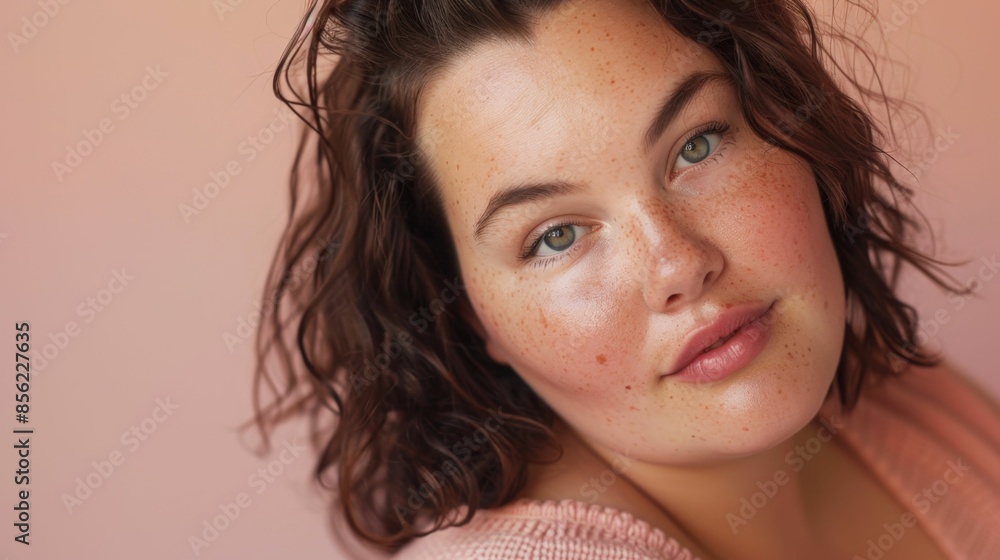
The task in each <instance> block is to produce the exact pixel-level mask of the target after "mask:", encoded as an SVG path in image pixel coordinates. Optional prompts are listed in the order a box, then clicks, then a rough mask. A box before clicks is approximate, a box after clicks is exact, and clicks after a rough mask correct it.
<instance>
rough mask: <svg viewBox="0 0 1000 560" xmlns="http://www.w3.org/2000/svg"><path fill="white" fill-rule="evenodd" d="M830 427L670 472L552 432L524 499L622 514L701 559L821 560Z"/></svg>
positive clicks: (816, 424)
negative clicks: (548, 461)
mask: <svg viewBox="0 0 1000 560" xmlns="http://www.w3.org/2000/svg"><path fill="white" fill-rule="evenodd" d="M837 429H838V428H837V425H836V423H833V422H828V421H826V420H822V421H821V420H820V419H818V418H817V419H814V420H813V421H811V422H809V423H808V424H806V426H804V427H803V428H802V429H801V430H799V431H798V432H797V433H796V434H795V435H794V436H793V437H791V438H789V439H788V440H786V441H784V442H782V443H780V444H778V445H776V446H774V447H773V448H771V449H768V450H766V451H764V452H761V453H758V454H755V455H751V456H746V457H741V458H737V459H732V460H728V461H724V462H717V463H712V464H702V465H697V466H673V465H659V464H651V463H643V462H641V461H638V460H636V459H633V458H630V457H627V456H623V455H621V454H619V453H615V452H612V451H609V450H605V449H601V448H599V447H596V446H591V445H589V444H587V443H586V442H585V441H583V440H582V439H581V438H580V437H579V436H578V435H577V434H576V433H575V432H573V430H571V429H569V428H568V427H567V426H565V425H564V424H558V425H557V426H556V433H557V435H558V436H559V438H560V440H561V442H562V443H563V448H564V454H563V457H562V458H561V459H560V460H559V461H558V462H557V463H556V464H553V465H545V466H542V467H540V468H535V469H534V470H533V472H532V475H531V481H532V482H531V483H529V486H528V488H527V489H526V491H525V492H524V495H525V496H526V497H532V498H537V499H559V498H567V497H569V498H575V499H578V500H581V501H590V502H593V503H599V504H602V505H606V506H610V507H615V508H617V509H622V510H624V511H628V512H630V513H632V514H634V515H636V516H637V517H638V518H640V519H644V520H646V521H648V522H650V523H651V524H652V525H653V526H658V527H660V528H662V529H665V532H667V534H672V533H674V534H676V533H677V531H678V530H679V531H681V532H682V533H683V534H684V536H685V537H686V540H687V541H688V542H690V543H693V544H695V545H696V547H697V548H698V549H700V550H702V551H704V552H705V555H706V556H709V557H718V558H742V557H748V556H747V551H754V553H753V555H751V556H750V557H766V558H794V557H802V556H801V555H802V554H804V553H808V554H810V557H812V558H821V557H822V552H821V551H822V550H824V548H825V547H824V543H825V541H826V540H828V533H825V532H824V527H827V526H828V525H829V523H828V520H824V519H823V515H822V514H823V508H822V504H824V503H825V502H827V500H828V497H829V493H830V492H835V491H836V488H837V485H836V484H835V483H832V479H833V478H835V476H836V475H835V472H834V470H833V468H832V465H833V464H834V459H833V456H834V453H829V452H827V450H829V449H835V448H836V445H835V442H834V440H833V438H835V437H836V436H835V435H834V434H835V433H836V431H837ZM821 450H822V451H823V452H820V451H821ZM608 471H610V472H608ZM671 536H673V535H671ZM680 540H682V541H684V540H685V539H680ZM682 544H683V542H682Z"/></svg>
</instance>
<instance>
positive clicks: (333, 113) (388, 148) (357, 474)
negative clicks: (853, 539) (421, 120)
mask: <svg viewBox="0 0 1000 560" xmlns="http://www.w3.org/2000/svg"><path fill="white" fill-rule="evenodd" d="M562 3H563V2H562V1H561V0H327V1H321V2H319V3H318V4H317V3H316V2H315V1H314V2H313V4H312V5H311V6H310V10H309V13H310V15H309V17H308V18H304V19H303V21H302V22H301V23H300V25H299V27H298V29H297V31H296V33H295V36H294V38H293V40H292V41H291V42H290V44H289V46H288V47H287V49H286V50H285V52H284V54H283V55H282V57H281V60H280V62H279V65H278V68H277V71H276V73H275V77H274V91H275V94H276V95H277V96H278V97H279V98H280V99H281V100H282V101H283V102H284V103H286V104H287V105H288V106H289V107H291V108H292V109H293V110H295V111H296V113H298V115H299V117H300V118H301V119H302V120H303V122H305V123H306V124H307V127H306V128H304V129H303V134H302V137H301V139H300V142H299V146H298V150H297V152H296V156H295V162H294V166H293V169H292V172H291V179H290V183H291V208H290V211H289V215H288V224H287V227H286V229H285V231H284V234H283V237H282V239H281V243H280V246H279V247H278V250H277V252H276V255H275V257H274V261H273V263H272V268H271V270H270V273H269V275H268V278H267V285H266V287H265V294H264V299H265V304H266V306H267V307H266V310H265V315H266V318H267V320H266V321H265V322H264V323H263V324H262V325H261V328H260V329H259V331H258V333H257V340H256V343H257V345H256V351H257V358H258V363H257V371H256V376H255V382H254V394H253V396H254V407H255V408H254V410H255V412H256V415H255V417H254V419H253V421H254V424H255V425H256V426H257V427H258V428H259V430H260V433H261V434H262V435H263V438H264V443H265V449H266V448H267V442H268V434H269V432H270V431H271V430H273V429H274V428H275V426H276V425H277V424H279V423H281V422H283V421H284V420H286V419H288V418H292V417H304V418H308V419H309V421H310V436H311V441H312V443H313V445H314V446H315V447H316V449H317V450H318V451H319V457H318V461H317V463H316V465H315V470H314V475H315V477H316V479H317V480H319V481H320V482H321V483H324V484H327V483H328V484H330V485H331V486H332V487H333V490H334V503H335V505H336V506H337V508H338V510H339V511H340V512H341V513H342V514H343V515H344V516H345V517H346V519H347V521H348V523H349V526H350V528H351V529H352V530H353V531H354V532H355V533H356V534H357V535H358V536H360V537H361V538H363V539H364V540H366V541H368V542H370V543H374V544H376V545H380V546H381V547H383V548H384V549H386V550H395V549H398V548H399V547H400V546H402V545H403V544H405V543H406V542H408V541H409V540H411V539H413V538H414V537H417V536H420V535H423V534H427V533H428V532H430V531H434V530H437V529H439V528H441V527H444V526H447V525H450V524H461V523H464V522H466V521H468V520H469V519H471V516H472V515H473V514H474V513H475V512H476V510H477V509H480V508H492V507H497V506H500V505H503V504H504V503H506V502H509V501H510V500H512V499H513V498H514V497H515V496H516V495H517V493H518V491H519V490H521V489H522V488H523V487H524V484H525V482H526V467H527V466H528V465H529V464H530V463H532V462H542V461H546V460H551V457H552V455H553V453H558V446H557V445H556V444H555V441H554V437H553V435H552V433H551V431H550V430H549V427H550V426H551V422H552V420H553V417H554V413H553V412H552V410H551V409H550V408H549V407H548V406H547V405H546V404H545V403H544V402H543V401H542V400H541V399H539V398H538V397H537V396H536V395H535V394H534V393H533V392H532V391H531V390H530V389H529V388H528V386H527V385H526V384H525V383H524V382H523V381H522V380H521V379H520V378H519V377H518V376H517V374H516V373H515V372H514V371H513V370H512V369H511V368H510V367H509V366H505V365H501V364H498V363H496V362H494V361H492V359H490V357H489V356H488V355H487V353H486V351H485V347H484V344H483V341H482V340H481V339H480V338H479V337H478V335H477V334H476V332H475V331H474V329H472V328H470V324H469V323H468V322H467V321H466V320H465V318H466V317H468V315H467V314H468V313H470V312H471V311H470V309H471V306H470V304H469V302H468V299H467V297H466V296H465V294H464V293H463V292H464V290H463V288H462V285H461V275H460V271H459V267H458V263H457V259H456V254H455V251H454V247H453V244H452V241H451V238H450V236H449V229H448V226H447V223H446V220H445V217H444V216H445V215H444V213H443V211H442V207H441V196H440V193H439V191H438V188H437V186H436V185H435V184H434V180H433V177H432V176H431V175H430V174H429V172H428V169H427V166H426V165H425V160H424V159H423V157H422V155H421V154H420V153H419V151H418V150H417V148H416V142H415V139H414V131H415V130H416V122H415V120H416V113H415V111H416V107H417V102H418V98H419V96H420V94H421V91H422V90H423V89H424V88H425V86H426V85H427V83H428V81H429V80H431V79H432V78H433V77H434V75H435V73H436V72H438V71H439V70H440V69H441V68H442V67H443V66H444V65H446V64H448V63H449V61H451V60H452V59H454V57H456V56H457V55H459V54H461V53H463V52H466V51H467V50H468V49H470V48H471V47H473V46H475V45H476V44H478V43H480V42H482V41H485V40H487V39H497V38H499V39H505V40H515V41H517V40H526V39H529V38H530V37H531V36H532V28H533V23H534V22H535V21H536V20H537V19H538V17H539V16H540V15H542V14H544V13H545V12H546V11H548V10H551V9H553V8H556V7H558V6H560V5H561V4H562ZM650 4H651V5H652V6H653V7H654V8H655V9H656V10H657V12H658V13H659V14H661V15H662V17H663V19H664V20H665V21H666V22H667V23H668V24H669V25H670V26H672V27H673V29H675V30H676V31H677V32H678V33H680V34H681V35H683V36H685V37H687V38H688V39H690V40H691V41H692V45H693V44H698V45H701V46H702V47H704V48H707V49H708V50H710V51H711V52H712V53H713V54H714V55H715V56H716V57H717V58H718V59H719V61H721V63H722V64H723V66H724V67H725V70H726V71H727V72H728V74H729V76H730V78H731V80H732V83H733V84H734V86H735V87H736V89H737V92H738V96H739V100H740V103H741V106H742V113H743V116H744V118H745V119H746V121H747V123H748V124H749V126H750V127H751V128H752V130H753V131H754V132H755V133H756V134H757V135H758V136H760V137H761V138H764V139H766V140H768V141H769V142H770V143H771V144H773V146H774V147H776V148H779V149H782V150H787V151H789V152H791V153H794V154H796V155H798V156H800V157H802V158H803V159H804V160H805V161H807V162H809V164H810V165H811V166H812V169H813V171H814V173H815V178H816V181H817V184H818V186H819V188H820V191H821V195H822V196H821V199H822V204H823V209H824V213H825V217H826V220H827V224H828V226H829V232H830V235H831V236H832V239H833V242H834V246H835V248H836V252H837V255H838V258H839V261H840V265H841V269H842V271H843V275H844V278H843V279H844V284H845V290H846V296H847V306H848V309H847V322H846V325H845V339H844V345H843V351H842V355H841V360H840V363H839V365H838V368H837V372H836V377H835V382H834V383H833V384H831V387H830V394H828V397H829V396H830V395H831V394H833V393H834V392H836V394H837V395H838V397H839V399H840V401H841V403H842V405H843V406H844V407H846V408H847V409H850V408H852V407H853V406H854V404H855V403H856V402H857V400H858V398H859V396H860V394H861V391H862V389H863V387H864V386H865V384H866V379H867V380H871V379H876V378H884V377H888V376H892V375H896V374H899V373H900V372H901V371H902V369H903V368H900V367H899V365H900V364H902V365H904V366H905V365H906V364H914V365H920V366H933V365H937V364H938V363H939V362H940V357H938V356H934V355H931V354H929V353H927V352H926V350H925V349H924V348H922V347H921V345H920V344H918V343H919V341H918V340H917V338H918V317H917V312H916V311H915V309H914V308H913V307H912V306H910V305H908V304H907V303H905V302H903V301H901V300H900V299H898V298H897V297H896V294H895V289H896V284H897V280H898V278H899V274H900V270H901V267H902V265H903V264H904V263H908V264H910V265H912V266H913V267H915V268H916V269H917V270H919V271H920V272H921V273H923V274H925V275H926V276H928V277H929V278H930V279H931V280H932V281H934V282H935V283H936V284H937V285H938V286H940V287H942V288H945V289H952V290H954V291H956V292H958V293H963V294H964V293H968V289H967V288H963V287H962V286H960V285H959V284H958V283H957V282H956V283H955V284H953V285H950V284H949V283H948V282H947V281H946V280H945V278H949V279H951V280H954V279H953V278H951V277H950V276H948V275H947V274H946V273H944V272H943V270H942V269H941V268H940V267H939V266H938V265H950V264H952V263H946V262H943V261H940V260H937V259H934V258H932V257H931V256H928V255H926V254H924V253H922V252H921V251H919V250H917V249H916V248H915V246H914V239H915V234H917V233H919V232H921V231H924V228H923V227H921V225H920V223H919V222H918V221H917V220H915V219H914V218H913V217H912V216H911V215H910V214H909V213H908V212H907V211H904V208H905V207H910V206H912V204H910V198H911V196H912V190H911V189H910V188H909V187H907V186H906V185H905V184H904V183H903V182H902V181H901V180H899V179H898V178H897V176H896V175H897V174H898V173H899V171H898V170H894V168H893V163H895V162H896V160H895V159H894V158H892V157H891V155H890V154H889V152H888V151H887V146H890V143H891V141H892V139H893V137H894V134H886V133H885V132H884V130H883V127H882V126H880V125H879V124H878V122H877V120H876V119H875V118H874V117H873V112H872V111H870V110H869V107H875V108H879V107H881V108H884V109H886V110H887V112H888V113H890V114H893V113H898V111H899V110H900V109H901V108H902V107H904V106H911V107H912V105H911V104H908V103H907V102H904V101H902V100H900V99H897V98H894V97H891V96H889V95H888V94H886V92H885V89H884V88H883V87H882V86H881V83H880V82H879V81H877V75H878V74H877V72H876V73H875V74H874V76H875V78H876V79H875V80H869V81H867V82H865V81H864V80H861V79H859V78H857V77H856V75H855V73H854V71H853V70H852V69H850V68H843V67H841V66H839V65H837V64H836V61H835V57H834V56H833V54H832V52H831V49H830V46H829V44H828V42H829V41H833V40H837V41H839V42H840V43H841V44H847V45H849V46H853V47H855V48H856V49H857V50H858V52H861V53H862V54H864V55H865V56H866V57H868V58H867V59H866V60H867V61H868V62H869V63H870V66H871V67H872V68H874V66H875V64H874V60H873V59H872V58H870V48H869V47H868V44H867V43H864V42H862V41H860V40H859V39H852V38H851V36H850V35H849V34H847V33H846V32H838V33H834V34H830V35H827V34H826V33H822V32H821V30H820V28H819V27H818V23H817V21H818V20H817V18H816V17H815V15H814V14H812V13H811V12H810V9H809V8H808V7H807V6H806V5H805V4H804V2H803V1H801V0H759V1H751V0H725V1H723V0H717V1H709V0H697V1H695V0H659V1H656V0H650ZM849 5H850V6H854V7H856V8H861V9H865V10H868V11H867V12H866V13H867V14H868V15H870V16H871V17H872V18H874V13H873V12H872V11H870V8H865V7H864V6H863V5H861V4H858V3H856V2H851V3H850V4H849ZM866 84H867V85H866ZM297 88H298V89H297ZM300 90H301V91H300ZM286 91H287V93H286ZM303 93H304V95H303ZM921 114H922V112H921ZM925 120H926V119H925ZM889 123H890V127H889V130H890V133H892V132H893V131H892V128H891V123H892V121H891V120H890V121H889ZM913 210H914V211H916V213H917V214H918V215H919V211H917V210H916V208H913ZM925 223H926V222H925ZM317 254H319V255H321V256H320V257H317V256H316V255H317ZM307 262H308V263H310V264H309V265H308V268H309V270H308V271H306V272H305V274H303V268H304V266H305V265H304V264H303V263H307ZM303 276H305V277H303ZM446 293H447V294H450V296H445V294H446ZM448 297H451V299H448ZM271 358H276V360H275V361H274V363H273V364H272V365H271V366H269V364H268V363H269V361H271ZM265 389H267V390H268V391H269V393H270V396H271V397H272V398H271V399H270V400H269V401H268V402H267V403H266V404H264V403H263V398H264V397H263V393H264V392H265V391H264V390H265ZM490 419H492V420H493V427H492V428H490V429H488V430H487V429H484V428H483V427H484V426H487V425H489V424H488V423H489V421H490ZM328 476H329V478H328ZM459 506H467V507H468V509H467V510H465V511H466V515H464V516H463V517H462V518H460V519H456V518H452V517H450V516H449V515H447V514H448V513H449V512H451V511H453V510H456V508H458V507H459Z"/></svg>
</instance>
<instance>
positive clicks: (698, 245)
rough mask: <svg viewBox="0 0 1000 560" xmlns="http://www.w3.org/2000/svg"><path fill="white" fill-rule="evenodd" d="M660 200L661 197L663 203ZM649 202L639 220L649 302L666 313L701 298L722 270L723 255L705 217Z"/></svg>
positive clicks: (640, 269) (642, 268)
mask: <svg viewBox="0 0 1000 560" xmlns="http://www.w3.org/2000/svg"><path fill="white" fill-rule="evenodd" d="M660 204H662V203H660ZM689 218H690V219H686V218H685V216H684V214H683V213H681V212H671V211H669V210H668V209H666V208H663V207H662V206H656V203H654V204H652V205H646V206H645V210H643V211H642V212H641V213H640V214H639V216H638V219H637V220H636V222H635V223H636V225H637V227H638V230H639V236H638V237H637V238H638V239H639V240H640V242H641V243H642V245H643V246H642V247H640V253H639V255H640V258H639V259H638V263H639V265H638V266H637V267H636V269H637V270H638V272H639V273H640V274H641V275H642V279H641V280H640V282H639V283H638V285H639V286H641V287H642V289H643V298H644V299H645V301H646V305H647V306H648V307H649V309H650V310H652V311H654V312H661V313H666V312H670V311H672V310H674V309H678V308H680V307H683V306H685V305H688V304H689V303H691V302H694V301H697V300H698V298H700V297H701V296H702V294H704V293H705V292H706V291H708V290H709V289H710V288H711V287H712V286H713V285H714V284H715V282H716V281H717V280H718V279H719V276H720V275H721V274H722V270H723V268H724V266H725V259H724V257H723V254H722V252H721V251H720V250H719V247H718V246H716V244H715V243H714V242H712V241H711V240H710V238H709V237H708V236H707V233H708V232H707V231H706V230H705V225H704V224H706V223H707V221H708V220H707V218H706V217H704V216H699V215H693V216H689Z"/></svg>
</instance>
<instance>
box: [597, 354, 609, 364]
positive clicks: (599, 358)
mask: <svg viewBox="0 0 1000 560" xmlns="http://www.w3.org/2000/svg"><path fill="white" fill-rule="evenodd" d="M595 358H597V363H599V364H603V363H604V362H606V361H608V359H607V358H605V357H604V354H598V355H597V356H595Z"/></svg>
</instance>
